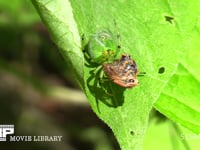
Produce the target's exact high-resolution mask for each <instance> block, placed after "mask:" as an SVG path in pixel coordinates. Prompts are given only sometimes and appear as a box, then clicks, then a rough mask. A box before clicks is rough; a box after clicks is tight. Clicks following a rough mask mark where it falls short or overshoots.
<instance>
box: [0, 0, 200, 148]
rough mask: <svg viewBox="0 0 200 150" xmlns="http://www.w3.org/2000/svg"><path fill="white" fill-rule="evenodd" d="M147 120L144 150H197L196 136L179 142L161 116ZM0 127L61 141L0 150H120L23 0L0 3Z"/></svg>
mask: <svg viewBox="0 0 200 150" xmlns="http://www.w3.org/2000/svg"><path fill="white" fill-rule="evenodd" d="M11 3H12V4H11ZM150 118H151V121H150V127H149V130H148V131H147V136H146V139H145V142H144V149H145V150H159V149H160V148H161V147H162V149H163V150H165V149H166V150H171V149H174V150H179V149H194V150H196V149H198V148H197V147H198V141H199V140H200V136H199V138H197V139H196V138H195V139H194V138H191V139H190V142H189V143H185V142H183V140H182V141H181V139H180V136H179V135H178V134H177V132H176V131H177V130H175V129H176V126H174V124H173V123H172V122H170V121H169V120H167V119H166V118H165V117H163V116H162V115H161V114H159V113H158V112H156V111H152V114H151V117H150ZM0 124H14V125H15V134H14V135H16V136H21V135H25V136H28V135H36V136H38V135H42V136H43V135H44V136H56V135H59V136H62V137H63V138H62V141H61V142H0V149H3V148H6V149H27V148H29V149H30V150H31V149H34V150H37V149H38V150H40V149H41V150H50V149H52V150H53V149H58V150H119V149H120V148H119V145H118V143H117V141H116V139H115V138H114V135H113V133H112V131H111V130H110V129H109V128H108V127H107V126H106V125H105V124H104V123H103V122H102V121H101V120H99V119H98V118H97V117H96V115H95V114H94V113H93V112H92V110H91V108H90V106H89V104H88V102H87V99H86V97H85V96H84V94H83V93H82V92H81V90H80V88H79V87H78V85H77V84H76V80H75V79H74V75H73V73H72V71H71V68H70V66H68V65H67V63H66V62H65V61H64V59H63V58H62V56H61V55H60V53H59V51H58V49H57V47H56V46H55V44H54V43H53V42H52V40H51V37H50V35H49V34H48V31H47V29H46V28H45V26H44V25H43V23H42V22H41V20H40V18H39V16H38V14H37V12H36V11H35V9H34V8H33V6H32V4H31V2H30V1H28V0H27V1H19V0H13V1H3V0H2V1H0ZM187 132H189V131H187ZM188 145H190V146H188ZM189 147H190V148H189Z"/></svg>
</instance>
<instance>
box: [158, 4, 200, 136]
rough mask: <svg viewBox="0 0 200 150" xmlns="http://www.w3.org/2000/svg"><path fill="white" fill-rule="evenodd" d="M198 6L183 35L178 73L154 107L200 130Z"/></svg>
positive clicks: (185, 124)
mask: <svg viewBox="0 0 200 150" xmlns="http://www.w3.org/2000/svg"><path fill="white" fill-rule="evenodd" d="M199 4H200V3H199ZM197 6H198V10H197V12H196V13H195V11H193V13H194V15H193V16H194V17H193V18H194V19H197V20H196V22H195V23H192V22H191V24H190V28H188V26H187V30H188V32H187V33H189V34H187V35H185V36H184V38H185V42H184V44H185V47H186V48H187V50H186V51H187V53H185V55H184V56H182V57H181V58H180V60H179V65H178V70H177V72H176V74H175V75H174V76H173V77H172V78H171V79H170V81H169V84H167V86H166V87H165V88H164V90H163V92H162V94H161V96H160V97H159V99H158V101H157V102H156V104H155V107H156V108H157V109H158V110H159V111H160V112H162V113H163V114H165V115H166V116H168V117H169V118H170V119H172V120H173V121H175V122H177V123H180V124H182V125H183V126H185V127H187V128H188V129H190V130H192V131H193V132H195V133H200V117H199V116H200V101H199V100H200V77H199V74H200V67H199V64H200V60H199V58H200V50H199V49H200V43H199V41H200V32H199V31H200V20H199V19H198V16H196V15H197V14H199V13H200V11H199V10H200V5H197ZM193 10H194V7H193ZM195 16H196V18H195ZM190 18H191V17H190ZM183 30H186V29H185V28H183Z"/></svg>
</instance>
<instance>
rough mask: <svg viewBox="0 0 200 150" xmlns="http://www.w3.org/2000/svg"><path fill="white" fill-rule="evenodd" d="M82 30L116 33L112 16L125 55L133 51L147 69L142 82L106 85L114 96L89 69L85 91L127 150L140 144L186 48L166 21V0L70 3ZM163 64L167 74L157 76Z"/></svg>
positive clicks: (139, 62) (95, 108)
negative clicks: (154, 107)
mask: <svg viewBox="0 0 200 150" xmlns="http://www.w3.org/2000/svg"><path fill="white" fill-rule="evenodd" d="M71 3H72V7H73V9H74V15H75V18H76V20H77V23H78V27H79V31H80V33H81V34H84V35H86V36H87V37H89V35H92V34H94V33H95V32H97V31H98V30H99V29H102V28H109V29H110V30H111V31H112V32H114V33H116V32H117V31H116V27H115V25H114V22H113V20H116V23H117V30H118V31H119V33H120V36H121V52H120V53H121V54H122V53H128V54H131V56H132V58H134V59H135V60H136V62H137V64H138V67H139V70H140V71H145V72H147V75H146V76H145V77H141V78H139V81H140V85H139V86H137V87H135V88H133V89H124V88H121V87H119V86H117V85H114V84H111V83H109V82H108V83H105V84H104V86H103V88H106V90H108V91H109V92H110V94H111V95H110V96H109V95H106V94H105V92H104V91H103V90H102V89H101V88H98V87H96V86H95V83H94V82H95V81H94V80H95V78H98V77H96V76H95V75H92V74H90V71H92V68H87V67H85V74H84V75H85V87H86V88H85V92H86V94H87V97H88V99H89V101H90V104H91V106H92V108H93V110H94V112H95V113H96V114H97V115H98V116H99V117H100V118H101V119H102V120H103V121H104V122H106V123H107V124H108V125H109V126H110V128H111V129H112V130H113V132H114V134H115V136H116V137H117V139H118V141H119V144H120V146H121V148H122V149H124V150H134V149H136V150H139V149H141V148H142V142H143V138H144V134H145V131H146V128H147V123H148V116H149V111H150V110H151V108H152V105H153V103H154V102H155V101H156V100H157V98H158V97H159V95H160V93H161V92H162V88H163V87H164V85H165V84H166V83H167V82H168V80H169V79H170V77H171V76H172V75H173V74H174V73H175V72H176V68H177V62H178V61H177V55H178V54H180V53H181V52H179V50H180V49H182V48H183V47H182V40H181V36H180V34H179V32H180V31H179V29H178V27H177V26H176V25H175V23H174V21H173V20H171V22H169V21H166V16H171V15H172V13H171V10H170V9H169V6H168V4H167V3H166V2H164V1H159V2H156V1H155V2H152V1H151V2H148V1H137V2H136V1H132V0H129V1H119V0H118V1H116V0H115V1H106V0H104V1H92V0H87V1H84V3H82V1H80V0H74V1H71ZM160 67H165V70H166V71H165V73H164V74H159V73H158V70H159V68H160Z"/></svg>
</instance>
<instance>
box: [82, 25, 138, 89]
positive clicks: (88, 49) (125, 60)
mask: <svg viewBox="0 0 200 150" xmlns="http://www.w3.org/2000/svg"><path fill="white" fill-rule="evenodd" d="M82 40H83V41H84V40H85V38H84V35H83V37H82ZM119 43H120V35H119V34H117V36H116V38H114V36H113V34H112V32H110V31H109V30H105V29H104V30H101V31H98V32H97V33H95V34H94V35H92V36H91V37H90V38H89V41H88V43H87V44H86V45H85V46H84V48H83V52H84V54H85V58H86V60H87V62H88V63H89V64H91V65H92V66H94V67H95V68H96V69H95V70H94V72H93V73H94V75H95V76H96V77H98V80H99V83H101V82H102V81H103V79H105V78H107V79H109V80H110V81H112V82H113V83H115V84H117V85H119V86H121V87H124V88H132V87H134V86H137V85H138V80H137V75H138V69H137V65H136V62H135V61H134V60H133V59H131V56H130V55H129V54H122V55H121V56H120V57H119V58H118V53H119V51H120V48H121V46H120V44H119ZM99 85H100V84H99Z"/></svg>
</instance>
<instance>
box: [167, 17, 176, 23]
mask: <svg viewBox="0 0 200 150" xmlns="http://www.w3.org/2000/svg"><path fill="white" fill-rule="evenodd" d="M165 21H167V22H169V23H171V24H173V21H174V17H171V16H165Z"/></svg>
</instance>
